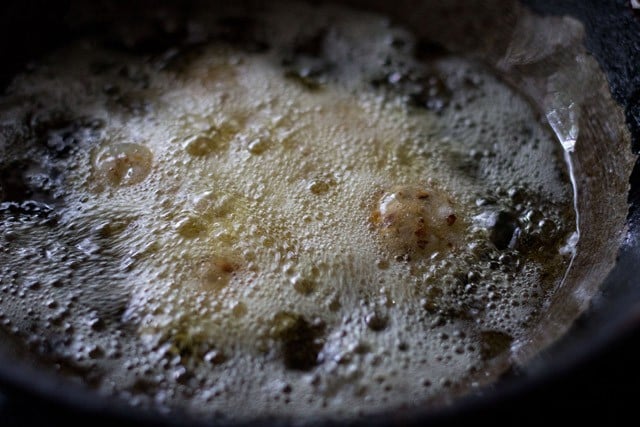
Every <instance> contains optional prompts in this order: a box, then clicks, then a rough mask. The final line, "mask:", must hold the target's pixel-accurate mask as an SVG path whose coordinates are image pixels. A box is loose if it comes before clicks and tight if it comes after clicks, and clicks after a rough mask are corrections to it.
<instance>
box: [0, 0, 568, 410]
mask: <svg viewBox="0 0 640 427" xmlns="http://www.w3.org/2000/svg"><path fill="white" fill-rule="evenodd" d="M190 19H191V21H189V25H188V26H187V27H185V29H184V31H183V33H184V34H183V36H182V37H183V38H177V39H176V38H171V37H170V38H166V37H165V38H162V37H160V36H154V35H153V34H152V35H149V34H147V33H145V31H144V30H145V28H146V27H144V25H142V24H141V26H140V28H137V29H135V28H131V27H123V28H116V29H115V30H114V33H113V34H110V35H109V36H108V37H105V38H97V37H93V38H88V39H82V40H79V41H77V42H75V43H73V44H70V45H68V46H66V47H63V48H60V49H58V50H56V51H55V52H53V53H51V54H50V55H48V56H46V57H45V58H43V59H42V60H41V61H40V62H38V63H37V64H35V65H34V66H33V67H31V68H30V69H29V70H28V71H27V72H25V73H23V74H20V75H19V76H17V77H16V78H15V79H14V81H13V82H12V83H11V85H10V87H9V89H8V90H7V93H6V94H5V95H4V96H3V97H2V99H1V101H0V118H1V120H2V122H1V125H0V126H1V127H0V129H1V134H0V135H1V138H2V139H1V140H0V141H1V142H0V159H2V164H0V197H1V200H2V203H1V204H0V245H1V247H2V251H1V252H0V277H1V278H2V288H1V290H2V293H1V294H0V319H1V320H2V321H3V325H4V327H5V328H6V329H7V330H8V331H10V332H11V333H13V334H15V335H16V336H18V337H19V338H20V339H21V340H23V341H24V342H25V344H27V345H29V347H30V348H32V349H33V351H34V352H36V353H37V354H40V355H41V357H42V359H43V360H45V361H49V362H50V364H51V366H57V367H58V369H61V370H62V371H63V372H64V373H65V374H67V375H71V376H75V377H79V378H81V379H82V380H83V381H85V382H86V383H87V384H89V385H90V386H91V387H94V388H96V389H98V390H100V391H101V392H102V393H105V394H110V395H116V396H118V397H121V398H124V399H126V400H127V401H129V402H131V403H132V404H135V405H143V406H150V407H155V408H160V409H163V410H175V409H184V410H186V411H187V412H188V413H190V414H195V415H204V416H218V417H220V416H224V417H228V418H231V419H253V418H257V417H263V416H269V415H283V414H287V416H291V417H298V418H299V419H301V420H305V419H308V420H311V419H317V417H318V416H323V417H344V416H356V415H358V414H363V413H373V412H375V411H379V410H384V409H386V408H394V407H397V406H399V405H414V404H422V403H423V402H430V401H439V400H447V399H450V398H453V397H455V396H458V395H460V394H463V393H467V392H469V391H470V390H472V389H474V388H476V387H478V386H480V385H483V384H485V383H487V382H489V381H492V380H494V379H495V378H496V377H497V376H498V375H499V374H500V373H502V372H503V371H504V370H505V369H506V368H507V367H508V365H509V353H510V349H511V348H513V347H514V346H518V345H519V343H520V342H523V341H524V340H526V338H527V334H528V331H530V330H531V329H532V328H534V327H535V325H536V321H537V319H538V318H539V316H541V313H542V312H544V306H545V301H547V300H548V298H549V297H550V296H551V295H552V293H553V290H554V289H555V288H556V287H557V286H558V285H559V284H560V283H561V280H562V277H563V274H564V271H565V270H566V268H567V266H568V264H569V262H570V259H571V250H567V247H566V245H567V242H568V241H570V240H571V237H572V235H573V234H574V233H575V213H574V211H573V204H572V202H573V199H572V197H573V193H572V187H571V184H570V181H569V179H568V175H567V169H566V165H565V163H564V161H563V159H562V156H561V155H560V148H559V146H558V144H557V143H556V142H555V140H554V138H553V135H552V134H551V133H550V131H549V129H548V128H547V126H546V125H545V124H543V123H542V122H541V121H540V119H539V117H538V115H537V114H536V113H535V111H534V110H533V109H532V107H531V106H530V105H529V104H528V103H527V101H526V100H525V99H524V97H522V96H521V95H520V94H519V93H517V92H516V91H515V90H514V89H513V88H512V87H510V86H508V85H507V84H505V83H503V82H502V81H501V80H500V79H499V78H498V77H497V76H496V75H494V73H493V72H492V71H491V70H490V69H488V68H487V67H485V66H484V65H482V64H480V63H478V62H475V61H474V60H471V59H468V58H464V57H458V56H456V55H452V54H448V53H446V52H439V51H438V52H437V54H436V55H428V56H425V55H417V54H416V49H418V48H419V46H420V43H418V40H416V39H415V38H414V37H413V36H412V34H410V33H409V32H408V31H406V30H404V29H403V28H400V27H397V26H394V25H392V24H390V23H389V21H388V19H386V18H384V17H382V16H379V15H375V14H369V13H365V12H359V11H354V10H351V9H348V8H345V7H339V6H312V5H307V4H295V5H291V4H284V5H283V4H280V3H276V4H273V5H268V6H267V5H263V6H262V7H260V8H255V9H251V10H241V11H239V10H238V9H237V8H233V7H231V6H230V7H229V10H225V9H220V10H216V11H215V13H211V14H207V13H201V14H198V15H195V16H193V17H192V18H190ZM154 37H156V38H154ZM158 37H159V38H158ZM158 43H159V46H160V47H158ZM574 240H575V239H574ZM563 248H564V250H561V249H563ZM569 249H570V248H569Z"/></svg>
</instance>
